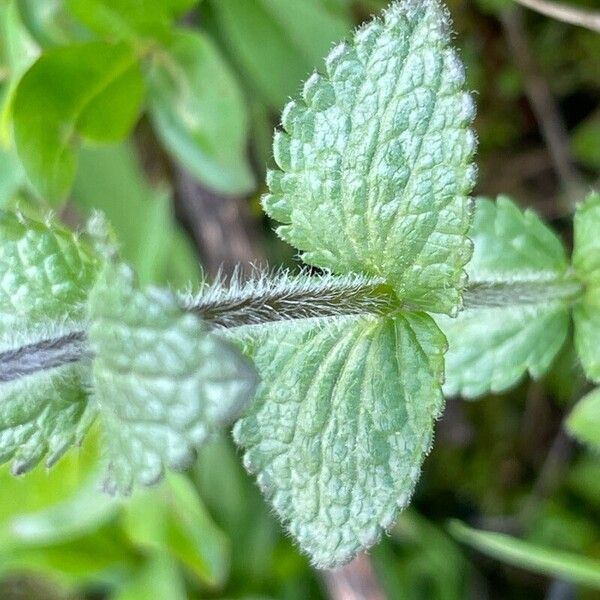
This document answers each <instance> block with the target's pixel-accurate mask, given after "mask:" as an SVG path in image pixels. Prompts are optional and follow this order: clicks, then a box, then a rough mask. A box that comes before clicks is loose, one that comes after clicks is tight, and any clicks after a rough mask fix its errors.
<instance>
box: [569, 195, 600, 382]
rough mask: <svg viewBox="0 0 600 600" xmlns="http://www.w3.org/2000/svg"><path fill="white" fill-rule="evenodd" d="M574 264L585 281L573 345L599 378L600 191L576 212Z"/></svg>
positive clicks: (587, 370)
mask: <svg viewBox="0 0 600 600" xmlns="http://www.w3.org/2000/svg"><path fill="white" fill-rule="evenodd" d="M574 228H575V243H574V247H573V267H574V268H575V271H576V272H577V275H578V276H579V277H580V278H581V280H582V281H583V282H584V284H585V294H584V297H583V298H582V299H581V300H580V301H579V302H578V303H577V304H576V305H575V307H574V309H573V322H574V325H575V346H576V348H577V353H578V354H579V359H580V360H581V364H582V365H583V368H584V370H585V373H586V375H587V376H588V377H589V378H590V379H591V380H592V381H595V382H597V383H598V382H600V344H599V343H598V340H600V258H599V257H600V238H599V236H598V231H600V194H597V193H594V194H590V195H589V196H588V198H587V199H586V201H585V202H583V203H582V204H581V205H580V206H579V207H578V208H577V211H576V213H575V219H574Z"/></svg>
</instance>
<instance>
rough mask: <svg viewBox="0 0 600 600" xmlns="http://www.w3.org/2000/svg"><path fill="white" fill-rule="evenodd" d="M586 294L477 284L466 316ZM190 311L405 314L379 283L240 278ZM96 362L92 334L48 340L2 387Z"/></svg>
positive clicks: (265, 318)
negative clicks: (63, 367)
mask: <svg viewBox="0 0 600 600" xmlns="http://www.w3.org/2000/svg"><path fill="white" fill-rule="evenodd" d="M581 293H582V286H581V284H580V283H579V282H577V281H576V280H574V279H570V278H565V279H555V280H550V281H538V280H532V281H518V282H471V283H470V284H469V286H468V287H467V289H466V290H465V294H464V307H465V309H466V310H468V309H474V308H492V307H503V306H511V305H523V304H547V303H551V302H563V303H572V302H574V301H575V300H576V299H577V298H578V297H579V296H580V295H581ZM182 303H183V308H184V309H185V310H188V311H190V312H193V313H194V314H196V315H198V316H199V317H200V318H201V319H203V320H204V321H205V322H206V323H208V324H209V325H210V326H212V327H214V328H216V329H223V328H226V329H231V328H235V327H242V326H245V325H261V324H265V323H273V322H276V321H283V320H298V319H314V318H322V319H323V318H332V317H346V316H358V315H385V314H392V313H393V312H395V311H397V310H399V309H401V308H404V309H408V310H410V309H414V307H411V306H405V305H403V304H402V302H401V301H400V300H399V299H398V298H397V297H396V295H395V294H394V292H393V291H392V289H391V288H390V287H389V286H387V285H385V284H384V283H383V281H382V280H381V279H379V278H377V277H366V276H363V275H349V276H339V277H338V276H334V275H329V274H325V275H319V276H311V275H309V274H308V273H306V272H305V273H301V274H300V275H291V274H290V273H288V272H287V271H284V272H279V273H274V274H271V275H269V274H266V273H263V274H258V275H256V276H254V277H253V278H251V279H250V280H248V281H246V282H244V283H242V282H241V281H240V279H239V277H233V278H232V281H231V283H230V284H229V285H228V286H224V285H223V282H222V281H217V282H216V283H215V284H213V285H212V286H210V287H209V288H208V289H206V290H204V291H203V292H202V293H201V294H200V295H199V296H197V297H188V298H184V299H182ZM89 357H91V351H90V349H89V347H88V345H87V340H86V334H85V332H84V331H73V332H69V333H68V334H65V335H62V336H56V337H52V338H48V339H43V340H40V341H37V342H34V343H31V344H27V345H24V346H21V347H19V348H16V349H11V350H6V351H4V352H0V382H7V381H13V380H15V379H18V378H20V377H24V376H26V375H31V374H33V373H36V372H38V371H42V370H46V369H52V368H55V367H59V366H61V365H65V364H69V363H73V362H76V361H78V360H82V359H84V358H89Z"/></svg>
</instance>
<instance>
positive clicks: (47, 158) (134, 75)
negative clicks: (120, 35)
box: [14, 42, 144, 201]
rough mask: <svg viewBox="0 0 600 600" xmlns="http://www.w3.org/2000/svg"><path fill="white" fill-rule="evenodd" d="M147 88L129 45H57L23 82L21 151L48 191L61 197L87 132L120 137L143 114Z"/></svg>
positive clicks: (18, 110)
mask: <svg viewBox="0 0 600 600" xmlns="http://www.w3.org/2000/svg"><path fill="white" fill-rule="evenodd" d="M143 93H144V87H143V80H142V77H141V73H140V70H139V66H138V64H137V57H136V56H135V54H134V53H133V52H132V50H131V49H129V48H127V47H126V46H124V45H115V46H113V45H110V44H106V43H103V42H89V43H86V44H74V45H70V46H60V47H56V48H52V49H50V50H48V51H47V52H46V53H44V54H43V55H42V56H41V57H40V58H39V59H38V60H37V62H36V63H35V64H34V65H33V66H32V67H31V68H30V69H29V71H27V73H26V74H25V75H24V76H23V78H22V79H21V82H20V83H19V87H18V88H17V95H16V98H15V104H14V107H15V108H14V127H15V141H16V145H17V151H18V153H19V157H20V158H21V160H22V162H23V165H24V167H25V170H26V171H27V175H28V176H29V178H30V180H31V182H32V183H33V184H34V186H35V187H36V188H37V190H38V191H39V192H40V194H41V195H42V196H45V197H46V198H47V199H48V200H53V201H60V200H63V199H64V198H65V196H66V195H67V193H68V192H69V190H70V187H71V184H72V183H73V178H74V176H75V167H76V165H75V154H74V150H73V146H74V144H75V142H76V141H77V136H78V135H81V136H83V137H84V138H88V139H91V140H96V141H103V142H107V141H118V140H120V139H122V138H124V137H126V136H127V134H128V133H129V132H130V130H131V128H132V127H133V125H134V123H135V121H136V120H137V118H138V115H139V110H140V106H141V102H142V96H143Z"/></svg>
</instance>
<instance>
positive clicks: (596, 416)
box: [567, 389, 600, 450]
mask: <svg viewBox="0 0 600 600" xmlns="http://www.w3.org/2000/svg"><path fill="white" fill-rule="evenodd" d="M567 429H568V430H569V432H570V433H571V434H572V435H574V436H575V437H576V438H577V439H578V440H579V441H580V442H582V443H584V444H589V445H590V446H591V447H592V448H595V449H596V450H600V389H595V390H594V391H593V392H590V393H589V394H588V395H587V396H585V397H584V398H582V399H581V400H580V401H579V402H578V403H577V404H576V405H575V408H573V410H572V411H571V414H570V415H569V418H568V419H567Z"/></svg>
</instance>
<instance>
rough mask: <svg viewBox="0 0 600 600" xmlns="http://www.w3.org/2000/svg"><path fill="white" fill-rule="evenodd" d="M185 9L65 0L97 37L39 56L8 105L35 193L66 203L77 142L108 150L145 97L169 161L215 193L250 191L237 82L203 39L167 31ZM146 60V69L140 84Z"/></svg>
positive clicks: (181, 5)
mask: <svg viewBox="0 0 600 600" xmlns="http://www.w3.org/2000/svg"><path fill="white" fill-rule="evenodd" d="M192 4H193V2H190V1H189V0H181V1H179V0H175V1H174V2H169V3H167V4H165V3H158V4H157V3H154V2H152V3H150V2H148V3H139V2H131V1H127V2H113V1H112V0H71V1H70V2H69V3H68V8H69V10H70V11H71V12H72V14H73V15H74V16H75V17H76V18H79V19H80V20H81V21H82V22H83V23H84V24H85V25H86V26H87V27H88V28H89V29H90V30H91V31H92V32H93V33H94V34H95V35H98V36H100V38H101V39H100V40H98V41H84V42H79V41H78V42H77V43H71V44H70V45H61V46H58V47H51V48H49V49H48V50H46V51H45V52H44V53H43V54H42V56H41V57H40V58H39V59H38V60H37V61H36V63H35V64H34V65H33V66H32V67H31V68H30V69H29V71H28V72H27V73H26V74H25V76H24V77H23V79H22V81H21V82H20V84H19V86H18V88H17V96H16V99H15V102H14V107H15V110H14V115H13V120H14V129H15V142H16V146H17V149H18V153H19V156H20V158H21V160H22V162H23V164H24V166H25V169H26V171H27V174H28V176H29V178H30V180H31V181H32V183H33V184H34V186H35V187H36V188H37V190H38V191H39V192H40V194H41V195H42V196H44V197H45V198H46V199H48V200H51V201H61V200H64V198H65V197H66V195H67V194H68V192H69V190H70V188H71V185H72V183H73V178H74V174H75V169H76V157H75V147H76V145H77V144H78V142H79V139H80V138H82V139H84V140H90V141H93V142H103V143H105V142H111V141H119V140H122V139H124V138H125V137H127V136H128V134H129V133H130V132H131V129H132V128H133V126H134V125H135V123H136V122H137V120H138V118H139V114H140V111H141V109H142V101H143V99H144V96H145V94H146V92H148V108H149V111H150V116H151V117H152V120H153V122H154V124H155V126H156V131H157V133H158V135H159V137H160V138H161V139H162V141H163V142H164V144H165V146H166V148H167V149H168V150H169V151H170V152H171V153H172V154H173V156H174V157H175V159H176V160H178V161H180V162H182V163H183V165H184V166H186V167H187V168H188V169H190V170H191V171H192V172H193V173H194V174H195V175H196V176H197V177H199V178H200V179H201V180H202V181H204V182H205V183H207V185H209V186H210V187H213V188H215V189H217V190H219V191H221V192H224V193H240V192H246V191H248V190H249V189H251V188H252V187H253V184H254V181H253V177H252V174H251V173H250V170H249V167H248V165H247V161H246V159H245V156H244V155H245V141H246V134H247V122H246V121H247V119H246V112H245V107H244V103H243V98H242V96H241V92H240V90H239V88H238V86H237V82H236V81H235V78H234V77H233V75H232V74H231V72H230V70H229V67H228V66H227V64H226V63H225V61H224V60H223V58H222V57H221V56H220V54H219V52H218V50H217V49H216V47H215V46H214V44H213V43H212V42H211V41H210V40H209V39H208V38H207V37H205V36H204V35H202V34H200V33H192V32H186V31H183V30H179V29H176V28H175V26H174V19H175V17H177V16H178V15H180V14H182V12H183V11H185V10H186V9H188V8H190V7H191V6H192ZM157 42H158V44H157ZM144 56H148V61H149V63H150V64H149V67H148V68H146V69H145V76H146V77H145V80H144V77H143V76H142V68H141V66H142V65H141V62H140V60H141V58H143V57H144ZM40 103H41V104H40Z"/></svg>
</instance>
